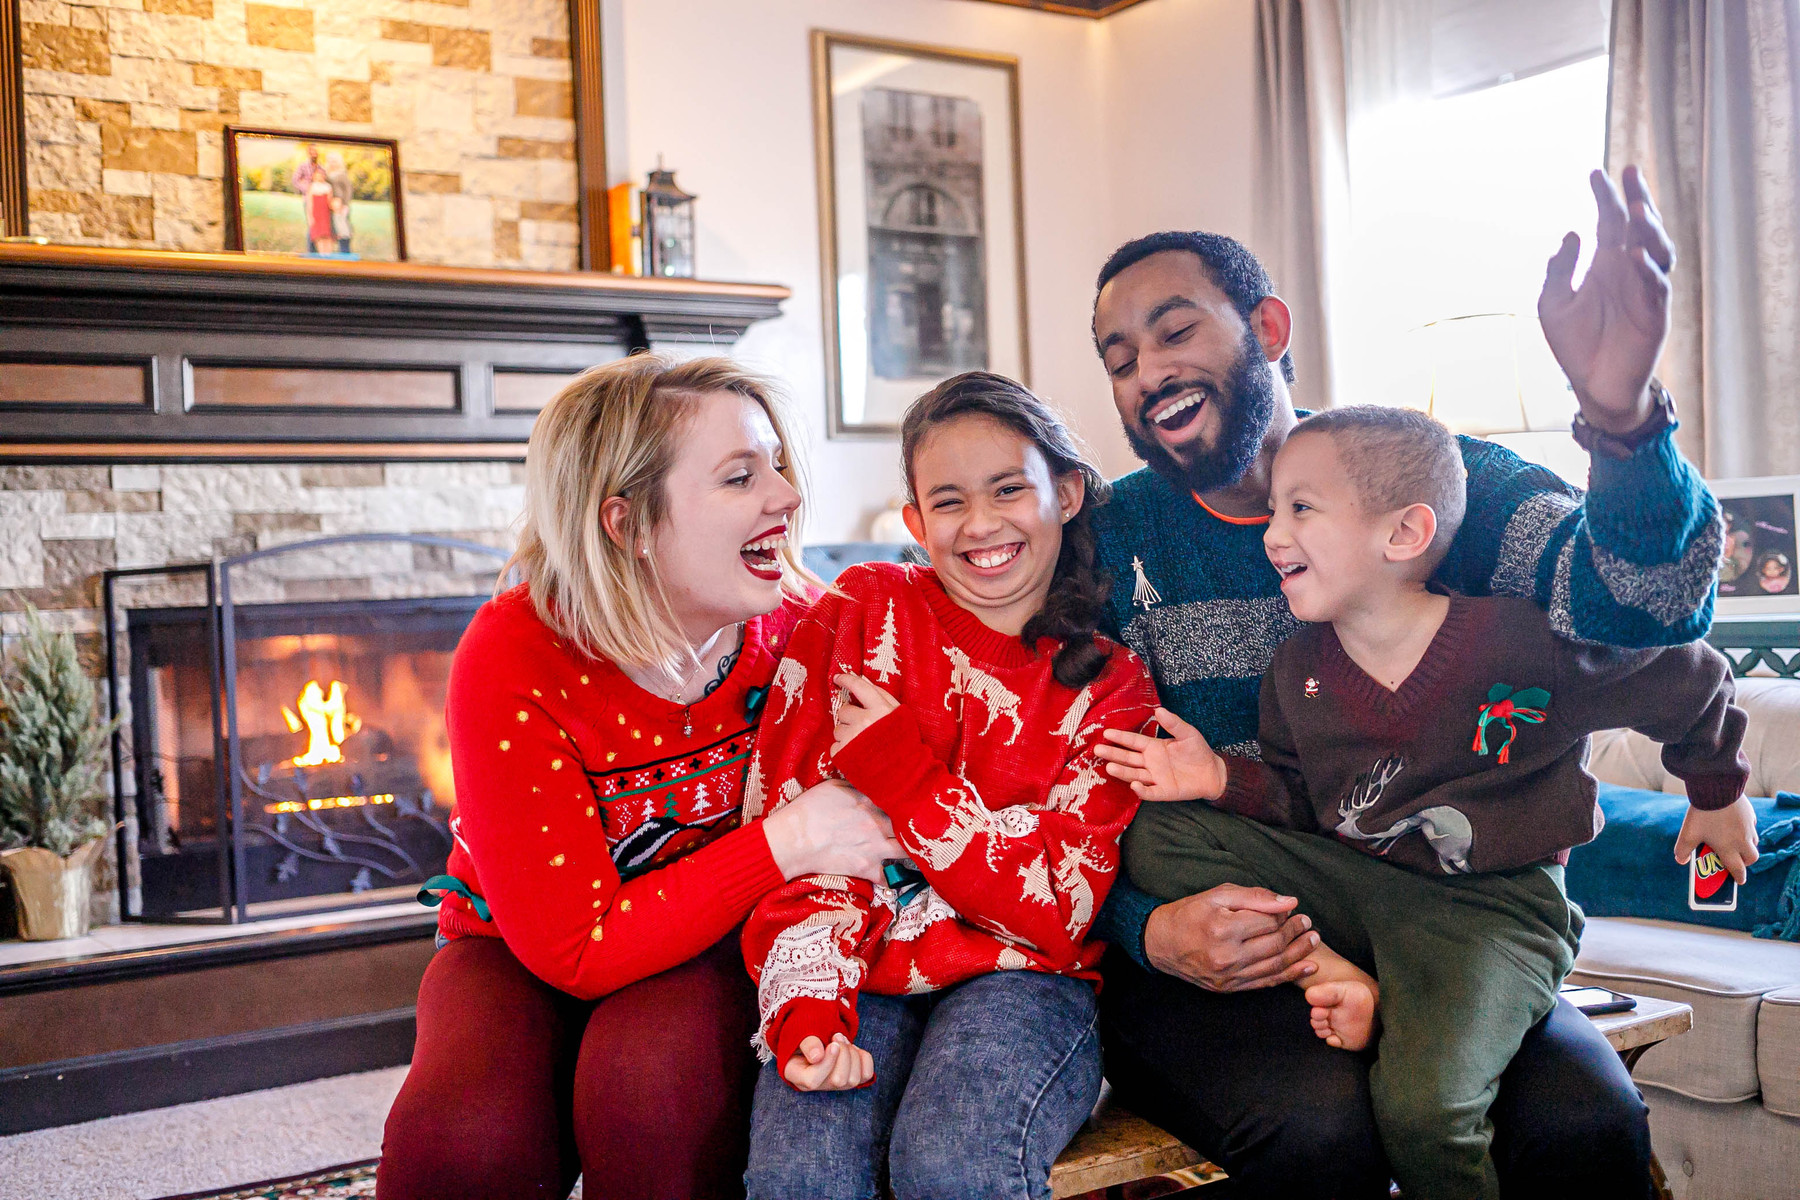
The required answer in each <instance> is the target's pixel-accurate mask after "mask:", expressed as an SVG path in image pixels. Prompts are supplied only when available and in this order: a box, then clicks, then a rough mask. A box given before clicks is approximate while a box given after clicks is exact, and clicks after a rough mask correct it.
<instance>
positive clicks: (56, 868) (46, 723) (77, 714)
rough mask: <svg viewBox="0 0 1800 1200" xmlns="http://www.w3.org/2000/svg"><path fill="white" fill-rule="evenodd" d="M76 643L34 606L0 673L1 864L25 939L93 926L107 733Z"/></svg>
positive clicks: (102, 831) (75, 932)
mask: <svg viewBox="0 0 1800 1200" xmlns="http://www.w3.org/2000/svg"><path fill="white" fill-rule="evenodd" d="M98 707H99V706H98V704H97V702H96V699H95V695H94V684H93V682H92V681H91V680H90V679H88V678H87V676H86V675H83V674H82V672H81V663H80V660H79V659H78V658H77V657H76V654H75V639H74V638H73V637H72V636H71V635H69V634H67V633H61V634H57V633H52V632H50V630H49V629H48V628H46V627H45V625H44V621H43V618H42V617H41V616H39V615H38V612H37V610H36V609H32V608H28V609H27V610H26V633H25V636H24V637H22V638H20V639H19V640H18V642H17V644H16V645H15V646H14V647H13V648H12V652H11V653H10V654H8V655H7V657H6V661H5V663H4V669H3V670H0V868H4V869H5V871H6V874H7V878H8V880H9V881H10V882H11V884H12V893H13V907H14V911H15V914H16V916H17V920H18V927H19V936H20V937H22V938H24V939H25V940H26V941H49V940H51V939H53V938H67V937H80V936H82V935H83V934H85V933H86V932H87V930H88V896H89V893H90V892H91V890H92V884H93V865H94V859H95V858H96V857H97V856H98V855H99V853H100V851H101V849H102V848H103V847H104V845H105V842H104V840H103V839H104V838H105V837H106V832H107V828H108V826H107V822H106V821H105V820H104V819H103V818H102V817H101V815H100V813H101V810H102V809H103V808H104V806H105V804H106V792H105V789H104V787H103V786H102V782H101V772H102V765H103V761H104V755H105V750H106V739H107V738H108V737H109V736H110V735H111V733H112V730H113V723H112V722H108V721H101V720H100V719H99V714H98V711H97V710H98Z"/></svg>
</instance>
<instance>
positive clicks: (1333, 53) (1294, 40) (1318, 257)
mask: <svg viewBox="0 0 1800 1200" xmlns="http://www.w3.org/2000/svg"><path fill="white" fill-rule="evenodd" d="M1256 42H1257V53H1258V70H1257V105H1256V115H1257V156H1256V164H1255V183H1256V195H1257V198H1258V208H1257V212H1256V224H1255V232H1254V235H1253V236H1254V238H1255V242H1256V245H1255V247H1254V249H1255V251H1256V253H1257V256H1258V257H1260V258H1261V259H1262V260H1263V264H1264V265H1265V266H1267V267H1268V268H1269V273H1270V274H1271V275H1272V276H1274V279H1275V289H1276V291H1277V292H1278V293H1279V294H1280V295H1281V298H1282V299H1283V300H1285V301H1286V302H1287V305H1288V307H1289V308H1290V309H1291V310H1292V311H1293V314H1294V336H1293V346H1292V353H1293V356H1294V371H1295V374H1296V376H1297V381H1296V383H1295V385H1294V402H1295V403H1296V404H1298V405H1300V406H1301V407H1303V408H1325V407H1328V406H1329V405H1330V404H1331V399H1332V395H1333V392H1334V381H1335V378H1336V375H1337V372H1336V371H1335V370H1334V368H1333V365H1332V361H1333V360H1332V338H1331V335H1332V325H1333V322H1332V319H1331V305H1330V297H1331V295H1332V288H1331V284H1332V279H1333V275H1334V270H1333V265H1332V263H1333V259H1334V257H1335V253H1336V252H1337V251H1338V250H1341V248H1342V245H1343V239H1344V237H1345V234H1344V232H1343V230H1344V226H1345V224H1346V223H1347V221H1348V215H1349V168H1348V157H1347V149H1346V143H1347V138H1346V135H1345V119H1344V31H1343V12H1342V9H1341V7H1340V5H1339V2H1338V0H1257V3H1256Z"/></svg>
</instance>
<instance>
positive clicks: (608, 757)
mask: <svg viewBox="0 0 1800 1200" xmlns="http://www.w3.org/2000/svg"><path fill="white" fill-rule="evenodd" d="M617 757H619V754H618V751H616V750H608V751H607V752H606V761H607V762H611V761H612V760H613V759H615V758H617Z"/></svg>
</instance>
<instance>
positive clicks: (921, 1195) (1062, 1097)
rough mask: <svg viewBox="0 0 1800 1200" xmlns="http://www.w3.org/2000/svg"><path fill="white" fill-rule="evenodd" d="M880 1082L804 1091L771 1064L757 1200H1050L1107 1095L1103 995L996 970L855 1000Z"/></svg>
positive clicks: (763, 1096) (759, 1137) (763, 1083)
mask: <svg viewBox="0 0 1800 1200" xmlns="http://www.w3.org/2000/svg"><path fill="white" fill-rule="evenodd" d="M856 1009H857V1017H858V1026H857V1035H856V1041H857V1044H858V1045H859V1046H861V1047H862V1048H863V1049H864V1050H867V1051H868V1052H869V1053H870V1055H871V1056H873V1057H874V1059H875V1082H874V1083H872V1084H871V1085H869V1086H868V1087H865V1088H860V1089H858V1090H856V1091H853V1092H797V1091H795V1090H794V1089H793V1088H792V1087H790V1086H788V1084H787V1082H786V1081H785V1080H784V1079H782V1078H781V1076H780V1074H779V1067H780V1064H777V1063H769V1064H766V1065H765V1066H764V1067H763V1070H762V1075H761V1076H760V1077H759V1078H758V1079H757V1081H756V1101H755V1107H754V1109H753V1115H752V1118H751V1123H750V1169H749V1170H748V1171H746V1172H745V1173H744V1187H745V1189H746V1190H747V1191H748V1193H749V1196H750V1200H840V1198H841V1200H871V1198H872V1197H875V1196H877V1195H879V1194H880V1188H881V1185H882V1182H883V1180H884V1179H886V1180H887V1181H889V1183H890V1185H891V1186H892V1188H893V1192H894V1196H895V1197H896V1200H964V1198H968V1200H974V1198H977V1197H979V1198H982V1200H986V1198H989V1197H993V1198H1000V1197H1018V1198H1019V1200H1026V1198H1028V1197H1029V1198H1030V1200H1047V1198H1048V1197H1049V1195H1050V1168H1051V1166H1052V1165H1053V1164H1054V1163H1055V1162H1056V1156H1057V1155H1058V1154H1061V1153H1062V1151H1063V1147H1065V1146H1067V1145H1068V1144H1069V1139H1070V1138H1072V1137H1074V1136H1075V1133H1076V1131H1077V1130H1079V1129H1080V1128H1081V1124H1082V1122H1083V1121H1085V1120H1087V1117H1088V1114H1089V1113H1090V1112H1091V1111H1093V1107H1094V1102H1095V1101H1096V1100H1098V1099H1099V1096H1100V1042H1099V1038H1098V1036H1097V1034H1096V1032H1095V1003H1094V988H1093V985H1092V984H1089V983H1085V982H1083V981H1081V980H1079V979H1064V978H1062V977H1060V976H1055V975H1044V974H1040V973H1038V972H1035V971H997V972H995V973H994V974H992V975H982V976H979V977H977V978H975V979H971V980H969V981H968V982H966V983H961V984H958V985H957V986H955V987H953V988H949V989H947V990H945V991H941V992H931V993H928V994H926V995H923V996H872V995H870V994H869V993H867V992H864V993H863V994H862V995H861V996H859V997H858V999H857V1006H856Z"/></svg>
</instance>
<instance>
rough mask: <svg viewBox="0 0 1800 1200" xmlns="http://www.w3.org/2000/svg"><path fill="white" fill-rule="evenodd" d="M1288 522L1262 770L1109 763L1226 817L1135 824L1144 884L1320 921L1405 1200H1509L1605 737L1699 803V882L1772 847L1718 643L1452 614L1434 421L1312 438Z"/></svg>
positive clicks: (1290, 448) (1243, 761) (1180, 761)
mask: <svg viewBox="0 0 1800 1200" xmlns="http://www.w3.org/2000/svg"><path fill="white" fill-rule="evenodd" d="M1271 502H1272V505H1273V508H1274V517H1273V519H1272V520H1271V521H1270V523H1269V529H1268V532H1267V534H1266V535H1265V536H1264V539H1263V542H1264V548H1265V549H1266V551H1267V553H1268V555H1269V559H1270V561H1271V562H1272V563H1273V564H1274V565H1275V568H1276V569H1277V570H1278V571H1279V572H1280V573H1281V575H1282V577H1283V578H1282V584H1281V590H1282V593H1283V595H1284V596H1285V597H1286V598H1287V602H1288V606H1289V608H1290V609H1292V611H1293V613H1294V615H1295V616H1296V617H1299V618H1300V619H1301V620H1303V621H1308V622H1313V623H1314V624H1313V625H1312V626H1311V627H1310V628H1307V629H1304V630H1302V631H1301V632H1299V633H1297V634H1295V635H1294V636H1293V637H1292V638H1290V639H1289V640H1288V641H1287V642H1286V643H1284V644H1283V645H1282V646H1281V647H1280V648H1279V649H1278V650H1277V651H1276V652H1275V658H1274V661H1273V663H1272V665H1271V666H1270V668H1269V672H1268V674H1267V675H1266V676H1265V677H1264V679H1263V685H1262V701H1261V727H1260V730H1259V742H1260V745H1261V751H1262V760H1261V761H1260V762H1257V761H1254V760H1251V759H1248V758H1237V757H1230V758H1227V757H1221V756H1220V755H1218V754H1217V753H1215V752H1214V751H1213V750H1212V748H1211V747H1210V746H1208V745H1207V743H1206V741H1205V739H1204V738H1203V737H1202V736H1201V735H1200V734H1199V732H1198V731H1196V730H1195V729H1194V728H1193V727H1192V726H1189V725H1187V724H1186V723H1185V722H1183V721H1181V720H1180V719H1179V718H1177V717H1175V716H1174V715H1173V714H1172V713H1169V712H1167V711H1166V710H1159V711H1158V713H1157V721H1158V724H1160V725H1161V726H1162V727H1163V729H1164V730H1165V731H1167V732H1168V733H1169V734H1170V735H1172V737H1170V738H1153V737H1146V736H1143V735H1139V734H1133V733H1125V732H1115V731H1111V730H1109V731H1108V732H1107V734H1106V737H1107V740H1108V741H1109V742H1111V743H1113V745H1111V746H1108V747H1102V748H1100V749H1099V751H1098V754H1099V756H1100V757H1102V758H1104V759H1105V760H1107V763H1108V766H1107V769H1108V771H1109V772H1111V773H1112V774H1113V775H1114V776H1115V777H1117V778H1119V779H1123V780H1126V781H1128V782H1130V783H1131V784H1132V786H1133V788H1134V789H1135V790H1136V791H1137V793H1138V795H1139V796H1140V797H1141V798H1143V799H1145V800H1203V801H1209V802H1211V805H1213V806H1216V807H1210V806H1208V805H1205V804H1169V805H1155V806H1149V807H1146V808H1144V809H1142V810H1140V815H1139V817H1138V819H1137V821H1136V823H1135V824H1133V826H1132V827H1131V830H1130V832H1129V833H1128V834H1127V837H1126V840H1125V863H1126V866H1127V868H1128V870H1129V871H1130V873H1131V878H1132V880H1133V882H1135V883H1136V884H1137V885H1138V886H1139V887H1140V888H1142V889H1144V890H1145V891H1147V892H1150V893H1151V894H1153V895H1156V896H1159V897H1162V898H1165V899H1175V898H1178V897H1181V896H1186V895H1190V894H1192V893H1195V892H1200V891H1204V890H1206V889H1208V888H1211V887H1215V886H1217V885H1219V884H1222V883H1236V884H1243V885H1249V886H1261V887H1268V888H1273V889H1275V890H1277V891H1279V892H1281V893H1283V894H1286V895H1293V896H1297V897H1299V899H1300V910H1301V911H1302V912H1305V913H1306V914H1307V915H1308V916H1310V917H1311V918H1312V920H1313V923H1314V928H1315V929H1316V931H1317V932H1318V933H1319V934H1320V936H1321V939H1322V943H1323V944H1322V945H1321V946H1320V947H1319V948H1318V949H1317V950H1315V951H1314V954H1313V960H1314V961H1315V962H1316V963H1317V964H1318V967H1319V969H1318V971H1317V972H1316V973H1315V974H1313V975H1311V976H1309V977H1308V978H1307V980H1306V981H1305V983H1304V984H1303V985H1302V986H1304V987H1305V988H1306V998H1307V1000H1308V1001H1309V1002H1310V1003H1311V1004H1312V1006H1313V1009H1312V1024H1313V1028H1314V1030H1315V1032H1317V1033H1318V1035H1319V1036H1320V1037H1322V1038H1324V1039H1326V1041H1328V1042H1329V1043H1330V1044H1331V1045H1333V1046H1341V1047H1343V1048H1345V1049H1350V1050H1361V1049H1364V1048H1366V1047H1368V1046H1370V1045H1375V1046H1376V1049H1377V1058H1376V1062H1375V1064H1374V1066H1373V1067H1372V1068H1371V1069H1370V1073H1369V1086H1370V1090H1371V1093H1372V1096H1371V1098H1372V1101H1373V1104H1374V1110H1375V1115H1376V1120H1377V1123H1378V1125H1379V1127H1380V1129H1381V1133H1382V1141H1383V1145H1384V1147H1385V1149H1386V1151H1387V1154H1388V1159H1389V1161H1390V1162H1391V1163H1392V1164H1393V1168H1394V1174H1395V1176H1396V1178H1397V1179H1398V1180H1399V1182H1400V1185H1401V1187H1402V1189H1403V1190H1404V1191H1405V1193H1406V1195H1407V1196H1408V1197H1409V1200H1430V1198H1432V1197H1450V1196H1455V1197H1472V1196H1481V1197H1494V1196H1498V1194H1499V1187H1498V1183H1497V1181H1496V1178H1495V1174H1494V1166H1493V1162H1492V1159H1491V1158H1490V1157H1489V1154H1488V1143H1489V1141H1490V1139H1491V1137H1492V1126H1491V1125H1490V1124H1489V1122H1488V1119H1487V1111H1488V1107H1489V1105H1490V1103H1491V1102H1492V1101H1493V1098H1494V1094H1495V1092H1496V1090H1497V1089H1498V1086H1499V1079H1500V1075H1501V1072H1502V1071H1503V1070H1504V1069H1505V1067H1506V1065H1507V1063H1508V1062H1509V1061H1510V1060H1511V1058H1512V1056H1513V1054H1514V1052H1515V1051H1516V1050H1517V1049H1518V1047H1519V1043H1520V1040H1521V1039H1522V1038H1523V1036H1524V1035H1525V1033H1526V1032H1527V1031H1528V1030H1529V1029H1530V1028H1531V1027H1532V1026H1533V1025H1535V1024H1536V1023H1537V1022H1538V1021H1540V1020H1542V1019H1543V1018H1544V1017H1545V1016H1546V1015H1547V1014H1548V1013H1549V1012H1550V1010H1551V1008H1552V1007H1553V1006H1554V1005H1555V1003H1556V990H1557V987H1558V986H1559V985H1560V984H1561V983H1562V980H1563V977H1564V976H1565V975H1567V974H1568V971H1569V968H1570V966H1571V965H1572V963H1573V960H1574V956H1575V951H1576V948H1577V943H1578V940H1579V937H1580V932H1581V923H1582V918H1581V913H1580V911H1579V910H1578V909H1576V908H1574V907H1573V906H1572V905H1570V904H1569V902H1568V900H1567V899H1566V897H1565V895H1564V892H1563V864H1564V863H1565V862H1566V861H1567V859H1568V851H1569V848H1570V847H1572V846H1577V845H1580V844H1582V843H1583V842H1586V841H1589V840H1590V839H1592V838H1593V836H1594V835H1595V833H1597V832H1598V831H1599V828H1600V824H1601V817H1600V814H1599V811H1598V809H1597V808H1596V805H1595V786H1594V780H1593V778H1592V777H1591V776H1590V775H1588V774H1587V773H1586V771H1584V770H1583V769H1582V763H1583V761H1584V759H1585V757H1586V749H1587V735H1588V734H1589V733H1591V732H1593V731H1595V730H1599V729H1608V728H1613V727H1617V726H1630V727H1631V728H1634V729H1637V730H1640V731H1641V732H1643V733H1645V734H1647V735H1648V736H1650V737H1652V738H1654V739H1656V740H1657V741H1659V742H1662V743H1664V750H1663V762H1664V764H1665V765H1666V766H1667V767H1668V769H1669V771H1670V772H1671V773H1673V774H1675V775H1677V776H1679V777H1680V778H1681V779H1682V780H1683V781H1684V782H1685V783H1686V784H1687V789H1688V796H1689V801H1690V807H1689V810H1688V815H1687V820H1686V822H1685V823H1684V824H1683V826H1682V831H1681V835H1680V838H1679V840H1678V841H1677V843H1676V857H1677V858H1678V859H1679V860H1681V861H1686V860H1687V857H1688V856H1689V855H1691V854H1692V853H1693V850H1694V847H1695V846H1696V845H1697V844H1698V843H1700V842H1702V841H1704V842H1706V843H1709V844H1710V845H1711V846H1712V847H1713V848H1714V849H1715V850H1717V851H1718V852H1719V854H1720V857H1721V858H1722V859H1723V860H1724V861H1725V863H1726V864H1727V866H1728V868H1729V869H1730V870H1731V873H1732V875H1733V876H1734V877H1735V878H1737V879H1738V880H1739V881H1740V882H1742V880H1743V878H1744V867H1745V865H1746V864H1747V863H1749V862H1752V861H1754V860H1755V858H1756V850H1755V845H1756V834H1755V824H1754V818H1753V816H1752V813H1751V809H1750V805H1749V802H1748V801H1746V800H1744V799H1743V798H1742V793H1743V788H1744V782H1745V779H1746V778H1747V775H1748V766H1747V763H1746V762H1745V760H1744V758H1743V756H1742V755H1741V753H1740V752H1739V745H1740V743H1741V742H1742V740H1743V733H1744V714H1743V711H1742V710H1741V709H1739V708H1736V707H1735V706H1734V705H1733V704H1732V703H1731V701H1732V698H1733V695H1734V692H1733V687H1732V681H1731V672H1730V669H1729V666H1728V664H1727V663H1726V662H1725V660H1724V658H1723V657H1722V656H1721V655H1720V654H1719V653H1718V652H1717V651H1715V650H1713V649H1711V648H1710V647H1708V646H1706V645H1705V644H1704V643H1698V642H1696V643H1694V644H1692V645H1687V646H1679V647H1674V648H1671V649H1667V650H1660V651H1658V650H1645V651H1621V650H1613V649H1608V648H1604V647H1598V646H1593V645H1588V644H1584V643H1577V642H1574V641H1570V640H1568V639H1567V638H1565V637H1562V636H1559V634H1558V633H1557V632H1556V631H1554V630H1552V629H1551V628H1550V625H1549V622H1548V619H1547V618H1546V616H1545V615H1544V613H1543V611H1542V610H1540V609H1539V608H1537V607H1536V606H1535V605H1533V604H1532V603H1530V602H1529V601H1526V600H1512V599H1491V598H1490V599H1472V598H1467V597H1462V596H1450V595H1445V594H1443V593H1442V592H1441V591H1435V590H1433V589H1432V588H1431V587H1430V585H1429V581H1430V579H1431V576H1432V572H1433V570H1434V569H1435V568H1436V567H1437V565H1438V563H1439V562H1440V561H1441V560H1442V558H1443V555H1444V553H1445V551H1446V550H1447V548H1448V547H1449V545H1450V541H1451V539H1452V538H1453V537H1454V536H1455V534H1456V529H1457V525H1458V524H1459V523H1460V521H1461V518H1462V513H1463V507H1464V481H1463V468H1462V459H1461V456H1460V454H1459V453H1458V451H1457V447H1456V441H1455V439H1454V438H1453V437H1452V436H1451V435H1450V433H1449V432H1448V431H1447V430H1445V429H1444V428H1443V426H1441V425H1439V424H1438V423H1437V422H1436V421H1433V420H1432V419H1431V418H1430V417H1427V416H1425V415H1423V414H1422V413H1417V412H1412V411H1409V410H1405V409H1390V408H1376V407H1353V408H1343V409H1334V410H1330V411H1327V412H1323V413H1319V414H1317V415H1315V416H1312V417H1309V418H1307V419H1306V420H1305V421H1304V422H1303V423H1302V424H1301V425H1300V426H1299V427H1298V428H1297V429H1296V430H1295V431H1294V432H1293V433H1292V434H1291V435H1290V436H1289V438H1288V441H1287V444H1286V445H1285V446H1284V447H1283V448H1282V450H1281V452H1280V454H1279V455H1278V456H1277V457H1276V460H1275V464H1274V477H1273V481H1272V490H1271ZM1220 809H1223V810H1225V811H1219V810H1220ZM1232 814H1239V815H1232ZM1246 817H1248V818H1254V820H1245V819H1244V818H1246ZM1377 979H1379V983H1377ZM1378 1013H1379V1016H1378ZM1378 1025H1379V1029H1380V1036H1379V1041H1378V1042H1377V1040H1376V1033H1377V1026H1378Z"/></svg>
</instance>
